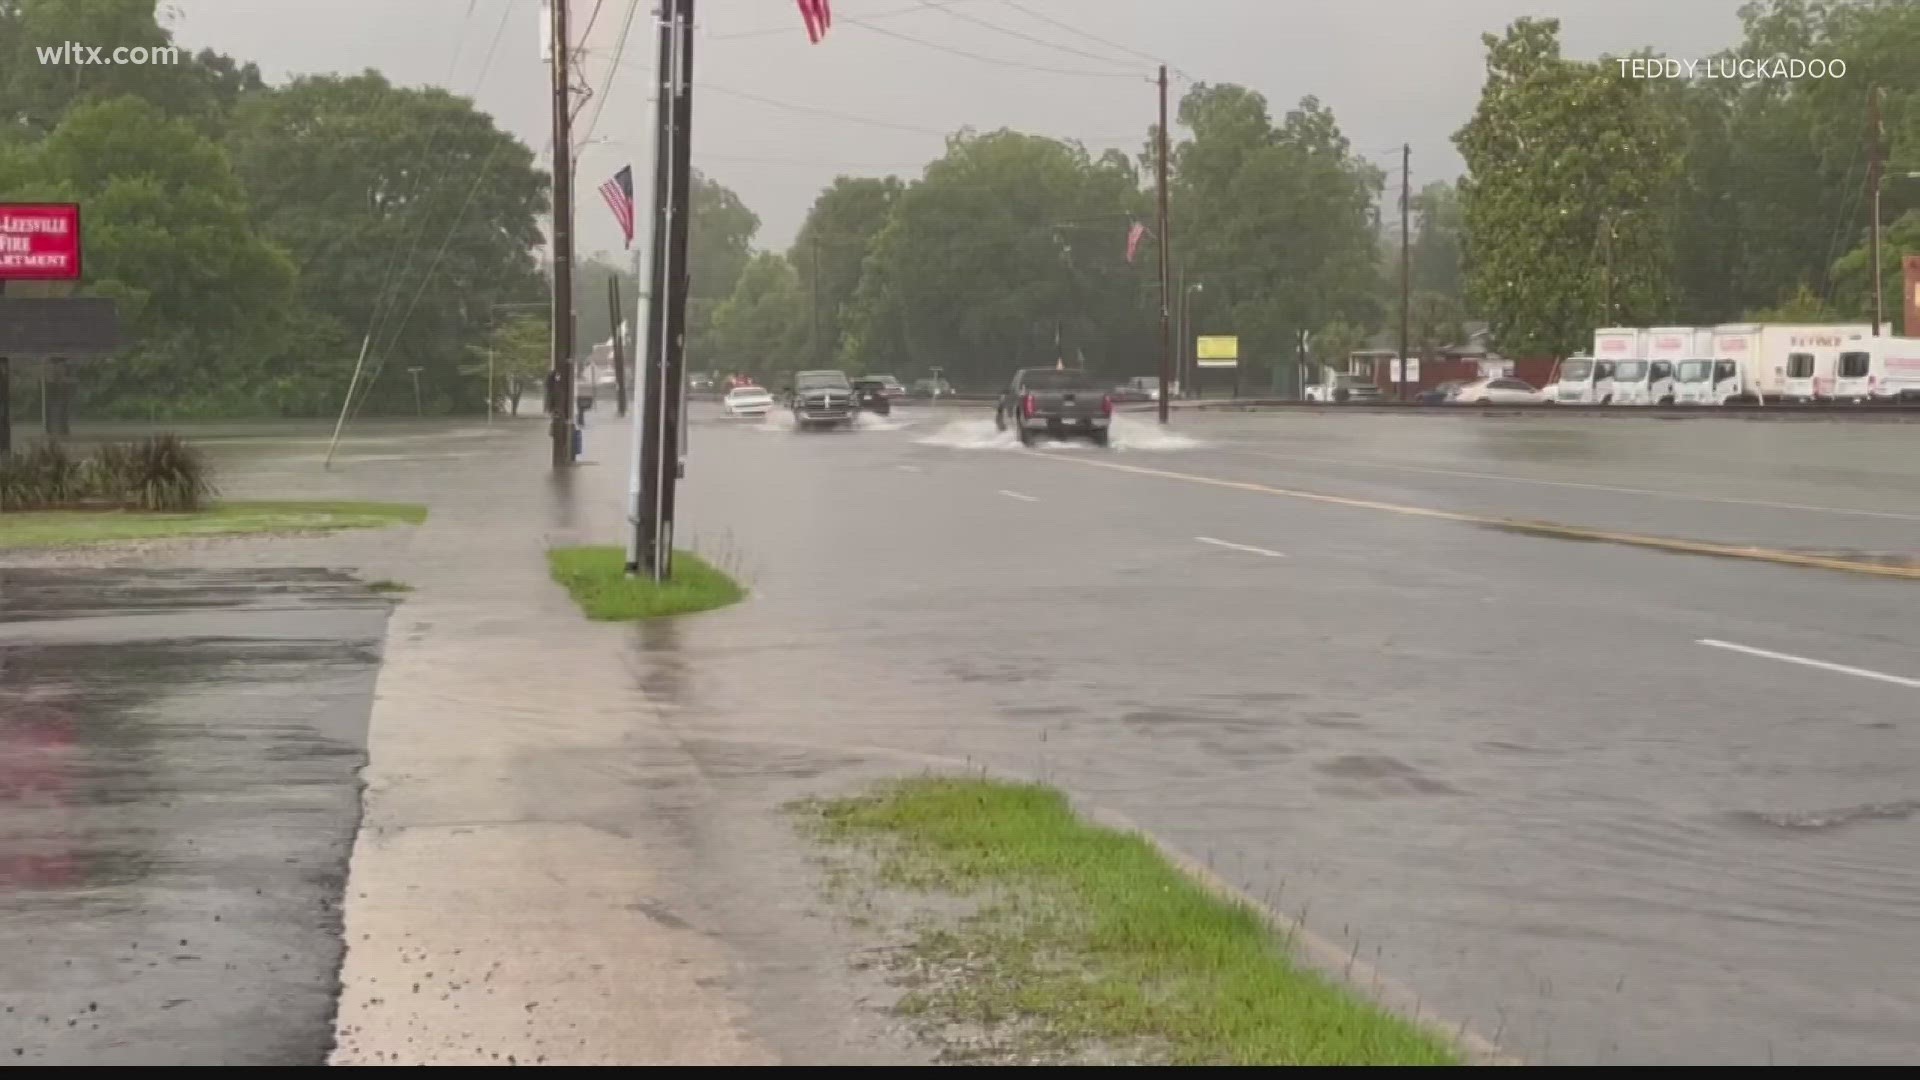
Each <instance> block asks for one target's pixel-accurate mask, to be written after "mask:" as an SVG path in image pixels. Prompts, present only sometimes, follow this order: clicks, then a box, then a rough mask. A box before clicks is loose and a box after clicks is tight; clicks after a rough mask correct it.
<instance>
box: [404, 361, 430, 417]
mask: <svg viewBox="0 0 1920 1080" xmlns="http://www.w3.org/2000/svg"><path fill="white" fill-rule="evenodd" d="M407 374H409V375H411V376H413V415H415V416H425V415H427V407H426V405H425V404H423V403H422V402H421V400H420V369H419V368H417V367H410V368H408V369H407Z"/></svg>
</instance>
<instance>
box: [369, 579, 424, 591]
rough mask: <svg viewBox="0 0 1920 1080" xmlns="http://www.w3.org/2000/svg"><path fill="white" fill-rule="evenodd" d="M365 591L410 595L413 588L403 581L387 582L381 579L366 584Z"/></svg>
mask: <svg viewBox="0 0 1920 1080" xmlns="http://www.w3.org/2000/svg"><path fill="white" fill-rule="evenodd" d="M367 589H368V591H370V592H377V593H410V592H412V591H413V586H411V585H409V584H407V583H406V582H404V581H389V580H387V579H386V578H381V579H380V580H379V581H370V582H368V583H367Z"/></svg>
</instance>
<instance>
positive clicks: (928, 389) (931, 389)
mask: <svg viewBox="0 0 1920 1080" xmlns="http://www.w3.org/2000/svg"><path fill="white" fill-rule="evenodd" d="M909 393H910V394H911V395H912V396H913V397H916V398H941V397H946V396H947V395H948V394H951V393H953V384H952V383H950V382H948V381H947V380H945V379H915V380H914V382H913V389H912V390H911V391H909Z"/></svg>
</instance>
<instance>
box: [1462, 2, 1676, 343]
mask: <svg viewBox="0 0 1920 1080" xmlns="http://www.w3.org/2000/svg"><path fill="white" fill-rule="evenodd" d="M1558 34H1559V22H1558V20H1555V19H1520V20H1518V21H1516V22H1515V23H1514V24H1513V25H1512V26H1510V27H1509V28H1508V30H1507V33H1506V35H1505V36H1504V37H1497V36H1495V35H1492V34H1486V35H1483V36H1482V39H1481V40H1482V41H1483V42H1485V44H1486V48H1487V80H1486V84H1485V86H1484V87H1483V89H1482V91H1481V96H1480V103H1479V106H1478V108H1477V109H1476V110H1475V112H1474V115H1473V118H1472V119H1471V120H1470V121H1469V122H1468V123H1467V125H1466V126H1465V127H1463V128H1461V129H1460V131H1459V132H1458V133H1457V134H1456V135H1455V136H1454V142H1455V144H1456V145H1457V146H1458V147H1459V148H1460V153H1461V156H1462V157H1464V158H1465V159H1466V163H1467V169H1468V175H1467V177H1466V178H1465V179H1464V180H1463V181H1462V182H1461V188H1460V195H1461V204H1462V211H1463V218H1464V222H1465V226H1466V254H1467V266H1468V272H1467V298H1468V302H1469V303H1470V304H1471V305H1472V306H1473V308H1474V309H1475V310H1476V311H1478V312H1479V313H1480V314H1481V315H1483V316H1484V317H1485V318H1486V319H1487V320H1488V322H1489V323H1490V324H1491V326H1492V330H1493V337H1494V340H1495V342H1496V344H1497V345H1498V346H1499V347H1500V348H1501V349H1503V350H1504V351H1506V352H1509V353H1514V354H1520V355H1526V354H1541V353H1548V354H1555V355H1565V354H1567V353H1570V352H1573V351H1575V350H1577V349H1579V348H1580V347H1581V345H1582V344H1583V343H1584V342H1585V341H1587V340H1589V337H1590V335H1591V333H1592V330H1593V328H1594V327H1595V326H1599V325H1612V324H1615V323H1626V324H1638V323H1645V322H1652V321H1656V320H1658V319H1660V318H1661V317H1662V316H1664V315H1665V314H1666V313H1667V312H1668V311H1669V310H1670V308H1671V298H1672V293H1673V289H1672V280H1671V261H1672V250H1671V243H1670V238H1669V236H1668V234H1667V232H1666V231H1665V230H1663V229H1662V227H1661V225H1662V220H1663V219H1662V215H1661V214H1660V213H1659V212H1658V211H1659V208H1660V207H1661V206H1662V205H1664V202H1663V201H1664V200H1665V199H1666V198H1667V197H1668V196H1669V194H1670V192H1671V189H1672V184H1673V182H1674V177H1675V176H1676V175H1677V172H1678V169H1679V163H1680V156H1679V154H1678V152H1677V148H1676V139H1675V137H1674V136H1673V134H1672V133H1671V132H1670V130H1669V127H1670V125H1669V123H1668V121H1667V120H1666V119H1665V118H1664V117H1663V115H1662V114H1661V113H1660V112H1659V111H1658V109H1656V108H1655V107H1653V103H1652V102H1651V100H1650V98H1649V95H1648V93H1647V92H1646V90H1645V89H1644V83H1645V80H1633V79H1629V78H1624V77H1622V76H1621V75H1620V73H1619V69H1618V67H1617V66H1616V65H1615V64H1614V63H1613V62H1611V61H1603V62H1602V63H1598V64H1589V63H1580V62H1576V61H1571V60H1567V59H1566V58H1564V57H1563V56H1561V54H1560V43H1559V39H1558Z"/></svg>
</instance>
